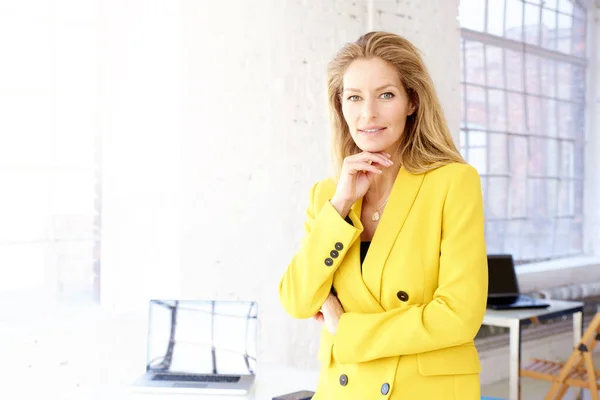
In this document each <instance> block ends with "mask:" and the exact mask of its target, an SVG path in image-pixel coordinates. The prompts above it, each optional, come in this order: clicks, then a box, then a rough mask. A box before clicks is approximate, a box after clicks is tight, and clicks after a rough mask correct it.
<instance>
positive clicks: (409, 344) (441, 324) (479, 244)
mask: <svg viewBox="0 0 600 400" xmlns="http://www.w3.org/2000/svg"><path fill="white" fill-rule="evenodd" d="M487 287H488V274H487V254H486V247H485V238H484V215H483V201H482V193H481V182H480V178H479V174H478V173H477V171H476V170H475V169H474V168H472V167H471V166H467V168H465V169H463V171H462V172H461V173H460V174H459V176H458V177H456V178H455V179H454V182H453V183H451V184H450V187H449V189H448V192H447V195H446V200H445V203H444V206H443V216H442V232H441V248H440V261H439V277H438V287H437V289H436V291H435V293H434V295H433V300H432V301H431V302H430V303H428V304H423V305H416V304H415V305H412V306H408V307H402V308H398V309H393V310H388V311H385V312H381V313H373V314H363V313H353V312H348V313H345V314H343V315H342V317H341V318H340V321H339V325H338V330H337V334H336V336H335V338H334V345H333V351H334V355H335V357H336V359H337V360H339V361H340V362H341V363H357V362H364V361H370V360H374V359H378V358H383V357H391V356H398V355H405V354H417V353H422V352H427V351H432V350H438V349H441V348H446V347H451V346H456V345H460V344H464V343H468V342H470V341H472V340H473V339H474V338H475V335H476V334H477V332H478V330H479V328H480V327H481V324H482V322H483V317H484V314H485V308H486V301H487Z"/></svg>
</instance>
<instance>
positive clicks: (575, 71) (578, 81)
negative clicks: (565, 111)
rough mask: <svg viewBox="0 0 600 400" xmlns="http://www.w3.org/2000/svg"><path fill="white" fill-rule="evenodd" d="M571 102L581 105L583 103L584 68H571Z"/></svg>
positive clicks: (574, 66) (573, 66)
mask: <svg viewBox="0 0 600 400" xmlns="http://www.w3.org/2000/svg"><path fill="white" fill-rule="evenodd" d="M571 85H572V90H571V100H573V101H577V102H580V103H583V102H584V101H585V68H583V67H578V66H576V65H572V66H571Z"/></svg>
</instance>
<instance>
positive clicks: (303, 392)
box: [273, 390, 315, 400]
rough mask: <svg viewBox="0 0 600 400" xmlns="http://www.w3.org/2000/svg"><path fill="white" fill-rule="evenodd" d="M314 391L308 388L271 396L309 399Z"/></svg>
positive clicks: (296, 399) (278, 399) (277, 398)
mask: <svg viewBox="0 0 600 400" xmlns="http://www.w3.org/2000/svg"><path fill="white" fill-rule="evenodd" d="M314 394H315V392H311V391H309V390H301V391H299V392H294V393H288V394H282V395H281V396H277V397H273V400H310V399H312V397H313V396H314Z"/></svg>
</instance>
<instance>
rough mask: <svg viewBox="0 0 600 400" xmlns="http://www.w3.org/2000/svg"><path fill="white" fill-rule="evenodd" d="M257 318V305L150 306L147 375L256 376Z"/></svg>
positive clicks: (171, 302)
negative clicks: (149, 373)
mask: <svg viewBox="0 0 600 400" xmlns="http://www.w3.org/2000/svg"><path fill="white" fill-rule="evenodd" d="M257 318H258V307H257V304H256V302H245V301H199V300H151V301H150V310H149V316H148V350H147V360H146V370H147V371H150V372H161V373H177V374H202V375H211V374H226V375H248V374H254V372H255V370H256V349H257V334H258V322H257Z"/></svg>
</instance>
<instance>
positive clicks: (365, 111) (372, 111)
mask: <svg viewBox="0 0 600 400" xmlns="http://www.w3.org/2000/svg"><path fill="white" fill-rule="evenodd" d="M360 116H361V118H362V119H365V120H367V121H368V120H371V119H373V118H375V117H376V116H377V107H376V105H375V102H374V101H372V100H365V101H363V103H362V110H361V113H360Z"/></svg>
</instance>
